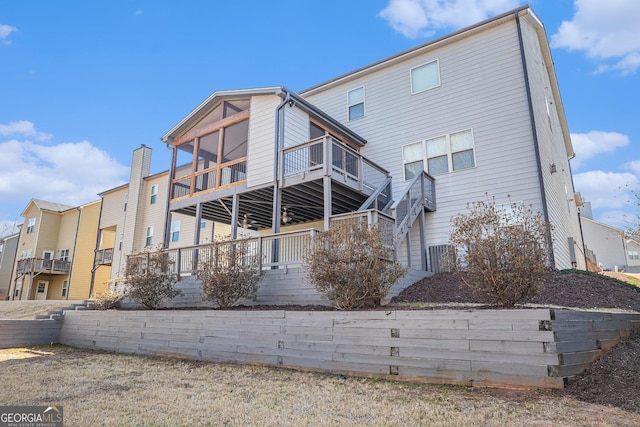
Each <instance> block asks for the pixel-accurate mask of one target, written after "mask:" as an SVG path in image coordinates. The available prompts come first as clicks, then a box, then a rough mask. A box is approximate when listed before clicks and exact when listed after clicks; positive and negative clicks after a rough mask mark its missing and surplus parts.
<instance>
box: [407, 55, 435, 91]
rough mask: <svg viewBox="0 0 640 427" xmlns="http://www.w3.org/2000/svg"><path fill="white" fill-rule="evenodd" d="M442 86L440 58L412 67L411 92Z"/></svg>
mask: <svg viewBox="0 0 640 427" xmlns="http://www.w3.org/2000/svg"><path fill="white" fill-rule="evenodd" d="M437 86H440V65H439V62H438V60H437V59H436V60H435V61H431V62H428V63H426V64H424V65H419V66H417V67H414V68H412V69H411V93H412V94H414V93H419V92H423V91H425V90H429V89H432V88H434V87H437Z"/></svg>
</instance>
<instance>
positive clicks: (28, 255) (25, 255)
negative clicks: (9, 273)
mask: <svg viewBox="0 0 640 427" xmlns="http://www.w3.org/2000/svg"><path fill="white" fill-rule="evenodd" d="M31 254H32V251H31V249H25V250H24V251H22V253H21V254H20V259H27V258H31Z"/></svg>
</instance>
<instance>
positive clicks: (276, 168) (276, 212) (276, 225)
mask: <svg viewBox="0 0 640 427" xmlns="http://www.w3.org/2000/svg"><path fill="white" fill-rule="evenodd" d="M290 100H291V95H290V94H289V92H287V96H286V97H285V98H284V99H283V100H282V102H281V103H280V104H279V105H278V106H277V107H276V131H275V144H274V153H273V154H274V162H273V180H274V185H273V221H272V224H271V229H272V230H271V231H272V233H274V234H276V233H279V232H280V216H281V209H280V146H281V143H282V142H283V141H284V111H283V108H284V106H285V105H287V103H289V101H290ZM281 112H282V115H281ZM281 121H282V124H281V123H280V122H281Z"/></svg>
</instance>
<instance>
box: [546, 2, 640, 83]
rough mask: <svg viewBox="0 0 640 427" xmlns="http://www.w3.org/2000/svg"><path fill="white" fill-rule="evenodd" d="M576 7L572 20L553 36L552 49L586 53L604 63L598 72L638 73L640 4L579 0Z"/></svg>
mask: <svg viewBox="0 0 640 427" xmlns="http://www.w3.org/2000/svg"><path fill="white" fill-rule="evenodd" d="M574 4H575V14H574V16H573V18H572V20H570V21H562V24H560V28H558V32H557V33H556V34H554V35H553V36H552V37H551V46H552V47H554V48H563V49H567V50H570V51H575V50H579V51H584V52H585V53H586V54H587V56H588V57H589V58H594V59H596V60H599V61H601V62H604V63H602V64H600V65H599V66H598V68H597V69H596V72H604V71H608V70H618V71H620V72H621V73H622V74H629V73H633V72H635V71H636V70H637V69H638V68H639V67H640V37H638V30H637V28H638V18H639V17H640V2H639V1H638V0H612V1H602V0H575V2H574Z"/></svg>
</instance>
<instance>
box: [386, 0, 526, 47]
mask: <svg viewBox="0 0 640 427" xmlns="http://www.w3.org/2000/svg"><path fill="white" fill-rule="evenodd" d="M519 4H520V2H519V1H518V0H390V1H389V4H388V5H387V7H386V8H384V9H383V10H382V11H381V12H380V14H379V16H380V17H382V18H383V19H386V20H387V21H388V22H389V25H390V26H391V27H392V28H393V29H394V30H396V31H398V32H399V33H401V34H403V35H404V36H405V37H409V38H417V37H428V36H430V35H433V33H435V32H436V31H437V30H440V29H449V28H462V27H465V26H468V25H472V24H475V23H477V22H480V21H482V20H484V19H487V18H489V17H491V16H493V15H497V14H500V13H502V12H506V11H507V10H509V9H513V8H515V7H517V6H518V5H519Z"/></svg>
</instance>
